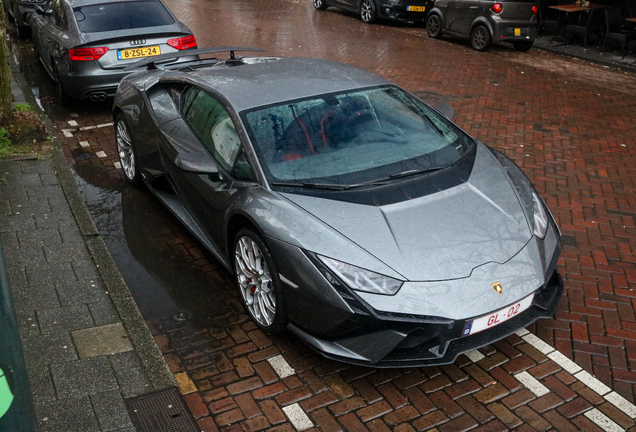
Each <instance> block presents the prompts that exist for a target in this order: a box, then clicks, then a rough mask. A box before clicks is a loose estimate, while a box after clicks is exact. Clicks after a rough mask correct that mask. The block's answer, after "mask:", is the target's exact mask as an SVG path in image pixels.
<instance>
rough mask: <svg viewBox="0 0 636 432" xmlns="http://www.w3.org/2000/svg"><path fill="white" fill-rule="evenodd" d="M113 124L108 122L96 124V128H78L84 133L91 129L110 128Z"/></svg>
mask: <svg viewBox="0 0 636 432" xmlns="http://www.w3.org/2000/svg"><path fill="white" fill-rule="evenodd" d="M113 124H114V123H113V122H110V123H103V124H98V125H97V126H84V127H81V128H79V130H81V131H85V130H91V129H99V128H104V127H109V126H112V125H113Z"/></svg>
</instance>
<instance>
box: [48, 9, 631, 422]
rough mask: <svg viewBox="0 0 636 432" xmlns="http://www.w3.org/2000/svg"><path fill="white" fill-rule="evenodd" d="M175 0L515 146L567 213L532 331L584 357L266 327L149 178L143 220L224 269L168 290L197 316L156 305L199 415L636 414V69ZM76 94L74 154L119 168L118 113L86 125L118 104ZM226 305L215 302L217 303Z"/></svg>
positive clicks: (340, 18)
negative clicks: (361, 362)
mask: <svg viewBox="0 0 636 432" xmlns="http://www.w3.org/2000/svg"><path fill="white" fill-rule="evenodd" d="M168 4H169V6H170V7H171V8H172V9H173V10H174V11H175V13H176V14H177V15H178V16H179V17H180V19H182V20H183V21H184V22H186V23H187V24H188V25H189V26H190V27H191V28H192V29H193V30H194V32H195V34H196V35H197V39H198V41H199V45H200V46H212V45H226V44H227V45H244V46H255V47H263V48H266V49H267V50H268V53H267V54H269V55H286V56H290V55H297V56H312V57H320V58H326V59H331V60H336V61H342V62H346V63H349V64H353V65H356V66H359V67H362V68H365V69H367V70H370V71H372V72H375V73H378V74H380V75H382V76H384V77H386V78H388V79H391V80H392V81H394V82H396V83H398V84H400V85H402V86H404V87H406V88H408V89H410V90H412V91H416V92H422V91H423V92H426V91H434V92H437V93H441V94H442V95H444V97H445V99H446V100H447V101H448V102H449V103H450V104H451V105H452V106H453V107H454V108H455V111H456V113H457V117H456V119H455V121H456V122H457V123H458V124H459V125H460V126H462V127H463V128H464V129H465V130H466V131H467V132H469V133H471V134H472V135H473V136H476V137H478V138H479V139H481V140H482V141H484V142H485V143H486V144H489V145H492V146H494V147H496V148H498V149H500V150H502V151H503V152H504V153H506V154H507V155H509V156H510V157H512V158H513V159H514V160H515V161H516V162H517V163H518V164H519V165H520V166H521V167H522V168H523V169H524V171H525V172H526V173H527V174H528V175H529V176H530V177H531V179H532V180H533V181H534V183H535V185H536V186H537V188H538V189H539V191H540V192H541V194H542V195H543V197H544V198H545V199H546V201H547V204H548V206H549V207H550V209H551V210H552V212H553V213H554V215H555V217H556V219H557V220H558V221H559V224H560V226H561V228H562V230H563V234H564V238H563V243H564V252H563V254H562V258H561V260H560V263H559V265H560V269H561V271H562V274H563V276H564V279H565V284H566V294H565V295H564V298H563V301H562V302H561V304H560V308H559V311H558V312H557V314H556V316H555V318H554V319H551V320H541V321H540V322H538V323H536V324H535V325H532V326H530V327H529V329H528V330H530V332H531V333H532V334H536V335H538V336H539V337H540V339H541V340H543V341H545V342H547V344H548V346H550V347H553V348H556V349H557V350H558V352H560V353H562V354H564V355H565V358H566V359H568V358H569V359H572V360H574V361H575V362H576V363H577V364H579V365H580V367H582V368H583V370H582V371H580V370H578V369H576V368H572V367H571V365H569V364H568V363H567V362H565V361H564V360H563V359H561V358H560V357H559V356H557V355H555V352H552V353H549V355H551V356H552V357H548V356H546V355H545V354H544V353H541V352H539V351H538V350H537V349H536V348H534V347H533V346H532V345H531V344H529V343H528V342H527V341H526V340H525V339H522V338H520V337H519V336H517V335H515V336H511V337H509V338H507V339H506V340H504V341H501V342H499V343H497V344H493V346H489V347H485V348H484V349H481V350H480V353H481V356H484V358H482V359H478V357H479V355H477V357H474V359H477V361H473V360H471V359H469V358H468V357H466V356H461V357H460V358H459V359H458V360H457V362H456V363H455V364H454V365H449V366H444V367H433V368H414V369H408V370H399V369H394V370H374V369H369V368H360V367H348V366H346V365H343V364H340V363H337V362H332V361H327V360H324V359H322V358H321V357H319V356H317V355H315V354H313V353H312V352H311V351H309V350H308V349H307V348H306V347H305V346H303V345H302V344H300V343H299V342H298V341H297V340H295V339H294V338H293V337H291V336H289V335H280V336H276V337H272V338H269V337H267V336H265V335H263V334H262V333H261V332H260V331H259V330H257V329H256V328H255V327H254V326H253V324H252V323H251V322H249V320H248V319H247V316H246V315H245V314H244V313H243V311H242V309H241V307H240V304H239V302H238V298H237V293H236V291H235V290H234V288H233V283H232V281H231V277H230V275H229V274H227V272H226V271H225V270H224V269H222V268H221V266H220V265H219V264H218V263H216V262H215V261H214V259H213V258H211V257H210V256H209V254H207V253H206V252H205V251H202V250H201V246H200V245H198V243H197V242H196V241H194V240H193V239H192V238H191V237H189V236H188V235H187V234H186V233H185V230H184V229H183V228H182V227H180V226H179V225H178V223H176V222H175V221H174V220H173V219H171V217H170V216H167V213H165V212H164V211H163V210H162V209H161V207H160V206H159V205H158V204H157V203H156V202H154V201H153V200H152V198H151V197H147V196H146V197H145V198H144V194H143V193H142V192H139V193H135V194H136V195H135V196H136V197H137V198H138V199H139V201H147V202H146V203H145V205H147V207H144V208H145V209H146V210H147V211H150V212H152V214H153V215H155V214H156V215H157V216H156V217H157V219H158V223H161V224H162V225H161V227H162V228H161V230H160V231H159V232H156V233H155V234H154V235H153V234H152V233H151V232H147V233H146V234H147V235H148V240H149V242H150V244H151V245H152V247H153V248H156V249H157V250H159V251H161V254H165V255H166V256H169V257H170V260H171V262H172V263H173V265H174V266H175V267H177V268H179V269H184V268H185V269H188V270H189V272H192V273H193V274H195V273H198V274H200V275H201V276H202V278H204V279H206V280H207V281H208V282H209V284H210V285H209V286H201V285H196V284H195V285H196V286H188V287H187V288H186V289H185V291H184V292H181V293H177V292H173V293H172V294H171V295H172V296H173V298H177V297H179V298H180V299H181V300H182V301H183V302H184V303H187V305H188V308H187V309H188V311H189V312H190V313H192V314H193V317H194V318H193V319H191V320H187V321H185V322H181V323H178V322H175V321H174V320H173V319H172V318H171V317H170V316H169V315H168V316H160V317H149V318H148V323H149V325H150V328H151V330H152V331H153V334H154V335H155V339H156V341H157V343H158V345H159V347H160V348H161V350H162V352H163V353H164V358H165V359H166V361H167V362H168V365H169V366H170V368H171V369H172V371H173V373H174V374H175V377H176V378H177V380H178V382H179V383H180V385H181V388H182V392H183V393H184V394H185V395H186V396H185V397H186V401H187V402H188V405H189V406H190V408H191V411H192V412H193V413H194V414H195V416H196V417H197V418H198V421H199V424H200V425H201V427H202V429H204V430H206V431H207V430H216V429H223V430H228V431H234V430H237V431H238V430H243V431H252V430H261V429H267V428H272V427H273V428H274V429H276V430H292V425H291V424H290V422H289V420H288V417H287V415H286V414H285V413H284V412H283V411H282V409H283V408H287V407H290V406H294V405H295V404H298V406H299V407H300V408H301V410H302V412H304V413H306V414H307V415H308V418H309V420H310V421H311V422H312V423H313V424H314V425H316V427H318V428H319V429H322V430H329V431H330V430H334V431H335V430H341V429H345V430H371V431H376V430H377V431H380V430H382V431H385V430H387V429H388V430H394V431H410V430H426V429H429V428H436V429H437V430H439V431H447V430H448V431H450V430H468V429H471V428H475V429H479V428H482V429H483V430H508V429H515V430H532V429H535V430H548V429H550V428H555V429H558V430H598V426H596V425H597V423H595V422H594V421H593V419H596V420H597V421H598V422H600V423H602V417H599V416H598V414H599V413H600V414H604V415H605V416H606V417H607V418H610V419H611V420H612V421H613V422H614V423H615V426H617V427H618V430H626V429H633V426H634V421H633V419H634V417H635V415H628V414H626V413H625V412H624V411H623V410H620V409H618V408H616V405H619V406H621V407H623V409H624V410H625V411H627V412H628V413H629V412H631V411H630V408H629V405H623V404H622V403H621V401H620V399H616V397H615V396H612V395H615V394H616V393H618V394H620V395H621V396H622V397H624V398H625V399H627V400H628V401H630V402H634V390H635V388H634V384H636V371H635V370H634V365H633V361H634V360H636V314H635V309H634V308H635V304H634V300H633V299H634V297H635V295H634V294H633V293H634V284H635V283H636V266H635V261H636V258H635V257H634V254H633V250H634V248H635V247H636V245H635V243H634V242H635V240H634V234H635V231H634V225H635V220H634V216H635V215H636V200H635V199H634V198H633V192H634V178H635V175H636V171H635V170H634V168H633V164H632V160H633V159H632V158H633V156H634V154H635V153H636V140H635V138H634V137H635V136H636V125H635V122H634V120H633V119H634V118H636V104H635V103H634V95H635V94H636V79H635V78H634V76H633V75H626V74H623V73H620V72H618V71H611V70H607V69H605V68H602V67H599V66H596V65H591V64H588V63H585V62H581V61H576V60H572V59H565V58H563V57H558V56H556V55H554V54H550V53H544V52H540V51H537V50H531V51H530V52H529V53H528V54H523V53H517V52H515V51H513V50H511V49H509V48H505V47H495V48H494V49H493V50H491V51H490V52H488V53H476V52H474V51H472V50H471V49H470V48H469V47H468V46H467V44H465V43H462V42H461V41H457V40H446V39H445V40H442V41H434V40H429V39H427V38H426V36H425V35H424V33H425V30H424V29H422V28H417V27H409V26H404V25H396V26H389V25H374V26H368V25H364V24H363V23H361V22H360V21H359V20H357V19H356V18H355V17H353V16H351V15H348V14H346V13H342V12H337V11H332V10H331V9H330V10H328V11H326V12H317V11H314V10H313V8H312V7H311V4H310V2H299V1H293V0H278V1H268V2H267V3H265V2H264V1H257V0H251V1H244V2H240V3H237V2H231V1H230V0H221V1H217V2H215V3H214V4H210V3H202V2H194V1H193V2H187V3H185V2H175V1H169V2H168ZM202 16H206V17H207V18H205V19H202V18H200V17H202ZM73 110H74V111H75V112H77V113H78V114H79V116H78V117H71V116H70V115H60V116H59V118H57V119H56V126H57V127H58V129H59V130H60V131H62V129H73V130H72V131H71V132H70V133H68V135H70V136H67V137H65V136H64V134H63V133H60V134H59V136H60V139H61V140H62V141H63V143H64V144H65V145H64V151H65V154H66V156H67V157H68V158H69V160H70V161H71V163H73V164H74V165H75V166H76V167H77V169H82V170H89V169H94V170H95V172H99V173H101V174H100V175H101V176H102V179H101V181H102V182H103V181H105V180H104V179H103V177H104V176H105V177H109V178H110V180H106V181H107V182H111V183H112V182H121V181H122V180H121V175H120V174H119V173H118V172H117V170H116V168H115V167H116V165H115V164H116V162H117V158H116V155H115V151H114V140H113V138H114V133H113V130H112V128H109V127H101V128H95V129H89V130H79V128H80V127H87V126H88V127H90V126H97V125H101V124H104V123H107V122H109V121H110V119H109V117H108V113H107V109H104V110H103V111H100V110H99V109H95V108H89V109H86V108H83V107H79V106H78V107H75V108H74V109H73ZM72 120H75V121H77V122H78V126H72V125H69V124H68V121H72ZM80 142H85V143H88V145H89V146H88V147H82V145H81V144H80ZM99 151H103V152H104V153H105V156H104V157H98V156H97V154H98V152H99ZM148 216H149V213H146V214H145V215H144V217H146V218H147V217H148ZM130 284H131V283H130V282H129V285H130ZM131 289H132V290H133V292H135V287H133V286H131ZM206 289H209V290H212V291H213V293H214V298H215V299H216V298H218V299H221V300H222V302H220V301H219V302H218V303H221V304H222V306H218V305H217V306H214V305H213V304H211V302H210V301H209V300H204V301H202V304H201V305H196V304H193V302H189V303H188V302H186V300H185V299H186V298H187V297H188V296H193V297H196V298H199V299H201V298H205V291H206ZM175 291H176V290H175ZM142 302H143V300H142ZM140 307H141V309H142V312H144V311H145V308H144V306H143V305H141V306H140ZM212 307H216V311H217V313H218V315H217V316H211V315H210V314H208V313H206V310H209V309H210V308H212ZM148 312H149V313H150V311H148ZM279 354H280V355H282V356H283V357H284V359H285V360H286V361H287V362H288V363H289V364H290V365H291V367H292V368H294V370H295V372H296V373H295V374H294V375H292V376H289V377H286V378H280V376H278V375H277V374H276V372H274V370H273V368H272V366H271V364H270V362H269V361H268V360H267V359H269V358H271V357H272V356H276V355H279ZM553 358H556V359H557V360H559V362H555V361H554V360H553ZM523 372H528V374H529V375H530V376H531V377H534V378H536V379H537V380H538V381H539V383H540V384H542V385H543V386H544V388H545V389H547V391H548V393H546V394H544V395H542V396H539V395H540V394H543V392H544V390H543V389H541V387H536V386H535V383H534V382H533V381H531V380H530V381H528V380H527V375H524V374H522V373H523ZM584 372H589V373H590V374H592V375H594V376H596V377H597V378H598V379H599V380H600V382H598V381H590V380H589V379H588V376H587V375H585V374H584ZM519 374H521V375H519ZM575 375H576V377H575ZM524 380H525V381H524ZM528 383H529V384H528ZM604 386H607V389H609V391H607V389H605V388H604ZM594 389H596V390H598V391H595V390H594ZM533 390H534V391H533ZM613 390H615V391H616V393H612V391H613ZM601 395H602V396H601ZM608 398H609V399H608ZM608 400H613V401H614V403H612V402H608ZM626 406H627V408H625V407H626ZM599 418H600V419H601V420H599ZM607 430H612V429H607Z"/></svg>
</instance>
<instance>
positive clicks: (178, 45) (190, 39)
mask: <svg viewBox="0 0 636 432" xmlns="http://www.w3.org/2000/svg"><path fill="white" fill-rule="evenodd" d="M167 44H168V45H170V46H171V47H172V48H175V49H178V50H179V51H181V50H186V49H190V48H196V47H197V40H196V39H195V38H194V36H184V37H180V38H177V39H169V40H168V42H167Z"/></svg>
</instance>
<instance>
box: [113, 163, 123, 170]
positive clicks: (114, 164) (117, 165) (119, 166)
mask: <svg viewBox="0 0 636 432" xmlns="http://www.w3.org/2000/svg"><path fill="white" fill-rule="evenodd" d="M113 166H114V167H115V168H117V169H121V162H113Z"/></svg>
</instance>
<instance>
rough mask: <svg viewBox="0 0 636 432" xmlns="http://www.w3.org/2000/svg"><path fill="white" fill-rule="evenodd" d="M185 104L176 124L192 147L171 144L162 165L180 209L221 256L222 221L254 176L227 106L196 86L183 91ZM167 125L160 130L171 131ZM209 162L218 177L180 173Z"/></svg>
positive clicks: (223, 244) (203, 172) (207, 173)
mask: <svg viewBox="0 0 636 432" xmlns="http://www.w3.org/2000/svg"><path fill="white" fill-rule="evenodd" d="M183 101H184V103H183V105H182V106H183V108H182V113H183V114H182V115H183V118H182V119H179V120H180V121H183V122H185V124H186V125H187V127H188V128H189V131H187V133H191V134H193V137H194V139H195V140H196V143H184V144H183V145H179V144H178V142H179V139H183V135H182V137H181V138H178V137H177V139H173V140H172V142H173V144H172V148H171V149H168V152H164V155H163V158H164V164H165V165H166V169H167V171H168V172H169V174H170V177H171V180H172V182H173V185H174V187H175V189H176V190H177V194H178V195H179V198H180V199H181V201H182V203H183V205H184V207H185V208H186V210H187V211H188V212H189V213H190V216H191V217H193V218H194V219H195V220H196V222H197V225H198V227H199V228H200V229H201V230H202V231H203V233H204V234H205V237H206V238H207V239H208V240H209V241H210V242H211V243H212V246H213V247H214V249H216V251H217V252H218V253H219V254H220V255H221V256H224V255H225V251H227V249H226V246H227V245H226V233H225V226H226V218H227V217H228V215H229V210H230V208H231V207H232V205H233V204H234V200H235V199H236V196H238V195H239V191H240V190H241V189H244V188H247V187H251V186H253V185H254V182H253V179H254V174H253V171H252V167H251V164H250V163H249V161H248V159H247V156H246V153H245V152H244V149H243V143H242V142H241V139H240V137H239V135H238V133H237V132H236V126H235V124H234V122H233V121H232V119H231V117H230V115H229V112H228V110H227V109H226V107H225V106H224V105H223V104H222V103H221V102H220V101H219V100H217V99H216V98H214V97H213V96H212V95H210V94H209V93H207V92H205V91H203V90H200V89H197V88H195V87H193V88H191V89H189V90H188V91H186V93H185V94H184V96H183ZM169 123H170V122H169ZM169 123H167V124H166V125H164V126H166V127H170V125H169ZM163 129H165V127H164V128H163ZM175 132H176V131H175ZM176 133H177V134H182V133H183V131H179V132H176ZM173 138H174V137H173ZM175 144H176V146H175ZM177 147H178V148H177ZM184 149H187V150H184ZM195 149H198V150H199V151H198V152H197V151H194V150H195ZM197 153H198V154H197ZM202 153H203V154H202ZM210 157H211V158H212V159H213V160H214V163H215V165H216V167H217V168H218V171H217V172H210V171H211V170H206V169H202V170H200V171H201V172H194V171H196V169H194V171H192V170H190V171H188V168H187V167H186V168H185V169H184V165H185V164H184V162H185V161H188V162H186V163H194V164H197V163H201V164H206V165H209V164H208V163H207V162H205V160H206V159H208V158H210ZM177 158H178V159H177Z"/></svg>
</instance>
